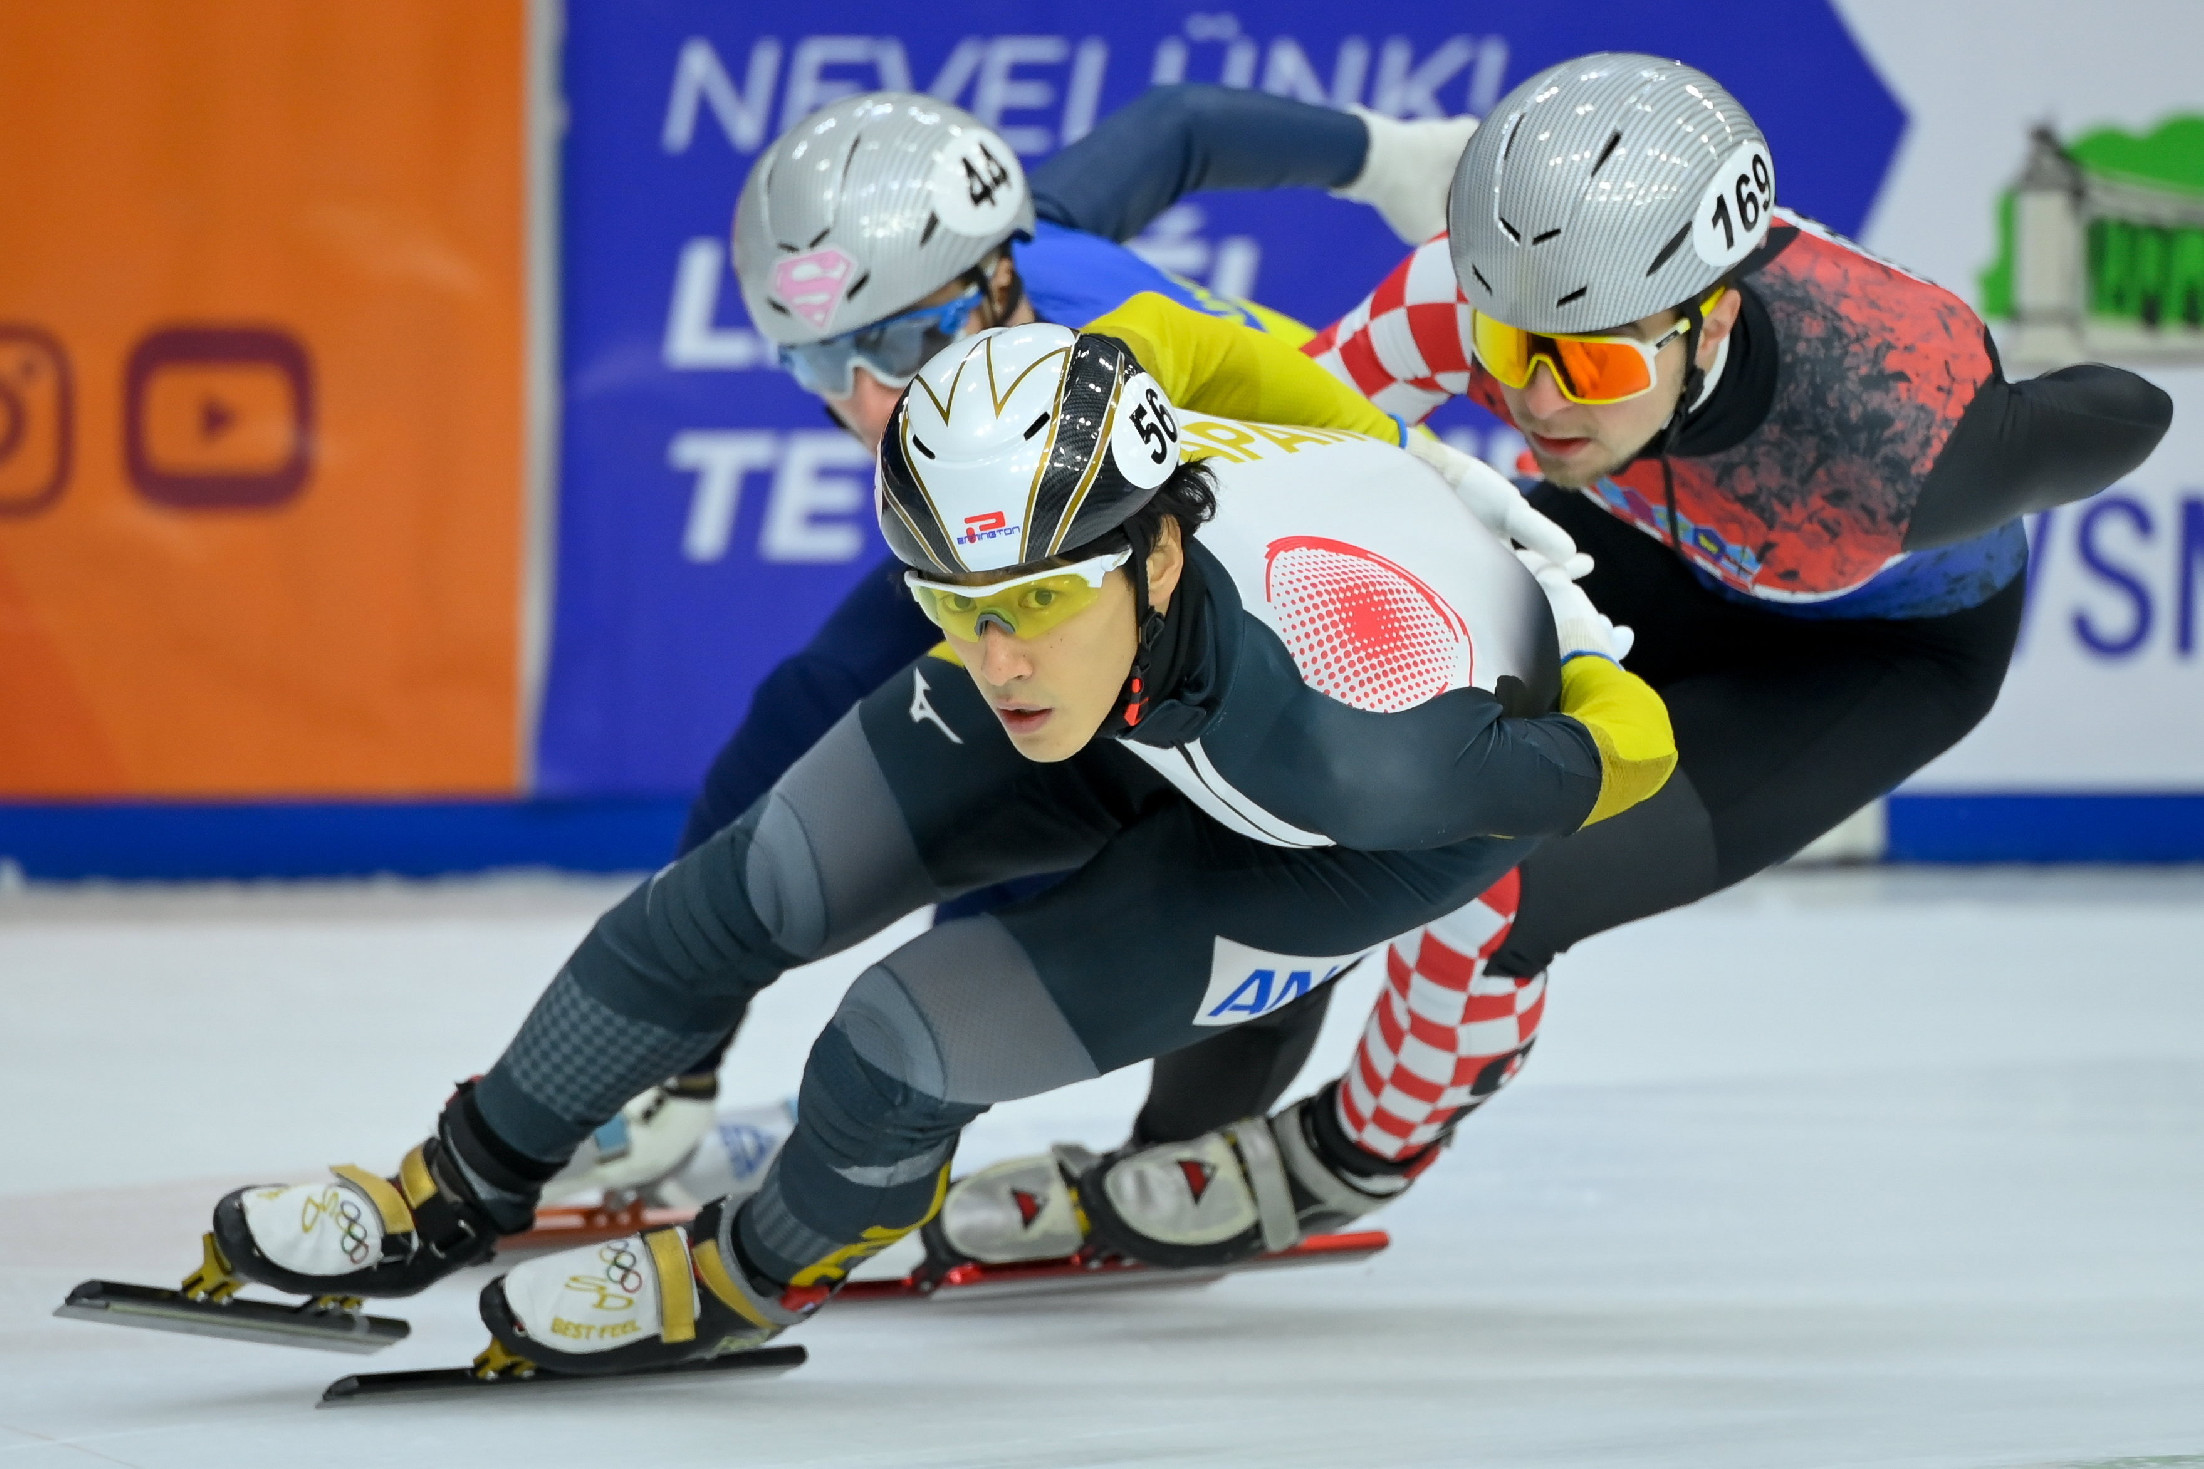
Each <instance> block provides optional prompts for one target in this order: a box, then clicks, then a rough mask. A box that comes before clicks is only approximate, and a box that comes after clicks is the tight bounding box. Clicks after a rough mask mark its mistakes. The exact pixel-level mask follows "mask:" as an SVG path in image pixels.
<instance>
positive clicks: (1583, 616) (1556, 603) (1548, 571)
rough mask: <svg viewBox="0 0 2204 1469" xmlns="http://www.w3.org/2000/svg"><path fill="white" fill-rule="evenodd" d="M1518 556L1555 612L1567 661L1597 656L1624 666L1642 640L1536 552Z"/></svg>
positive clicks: (1555, 629)
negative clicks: (1573, 657) (1580, 655)
mask: <svg viewBox="0 0 2204 1469" xmlns="http://www.w3.org/2000/svg"><path fill="white" fill-rule="evenodd" d="M1515 555H1516V559H1517V560H1519V561H1521V562H1522V563H1523V565H1524V566H1525V567H1527V568H1529V570H1530V574H1531V575H1532V576H1534V577H1536V578H1538V589H1539V590H1540V591H1542V592H1544V593H1545V594H1546V605H1547V606H1548V607H1551V608H1552V609H1553V614H1554V636H1555V638H1556V639H1557V640H1558V641H1559V642H1560V644H1561V656H1562V657H1563V658H1567V657H1568V656H1569V655H1570V654H1571V653H1597V654H1598V655H1599V656H1600V657H1602V658H1608V659H1612V660H1613V661H1615V662H1617V663H1620V662H1621V661H1622V660H1623V659H1625V658H1627V657H1629V656H1630V649H1631V647H1632V646H1633V645H1634V644H1635V643H1636V642H1637V640H1638V639H1637V634H1636V633H1634V632H1632V631H1631V630H1630V629H1629V628H1627V627H1617V626H1616V625H1615V624H1614V623H1613V622H1612V621H1610V620H1609V619H1608V616H1607V614H1606V613H1604V612H1602V611H1600V610H1599V609H1598V608H1597V607H1594V606H1593V605H1592V599H1591V598H1590V597H1588V596H1586V595H1585V594H1584V588H1582V587H1580V586H1578V585H1577V584H1576V583H1575V582H1574V581H1573V580H1571V579H1570V578H1569V576H1568V575H1567V573H1565V572H1563V571H1562V569H1561V568H1560V567H1558V566H1556V565H1554V564H1553V563H1552V562H1551V561H1548V560H1547V559H1546V558H1545V557H1543V556H1541V555H1539V554H1538V553H1537V552H1536V551H1518V552H1516V553H1515Z"/></svg>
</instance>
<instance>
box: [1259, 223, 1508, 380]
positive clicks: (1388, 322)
mask: <svg viewBox="0 0 2204 1469" xmlns="http://www.w3.org/2000/svg"><path fill="white" fill-rule="evenodd" d="M1301 350H1302V351H1304V352H1306V353H1308V354H1309V356H1311V357H1314V358H1315V359H1316V360H1317V361H1318V362H1320V363H1322V364H1323V365H1324V367H1325V369H1326V370H1328V371H1329V372H1330V373H1331V374H1332V375H1333V376H1334V377H1339V378H1344V379H1345V380H1346V381H1348V382H1350V383H1352V384H1354V386H1355V390H1356V391H1357V392H1359V393H1361V394H1362V396H1364V397H1365V398H1368V399H1369V400H1370V401H1371V402H1373V403H1375V404H1377V406H1378V407H1380V408H1382V409H1384V410H1385V411H1386V412H1387V413H1390V414H1392V415H1394V416H1395V417H1397V418H1401V419H1404V420H1406V421H1407V422H1409V423H1421V422H1423V421H1424V420H1425V419H1426V418H1429V417H1430V416H1431V411H1432V410H1433V409H1435V408H1437V407H1438V406H1439V405H1440V404H1441V403H1444V402H1445V401H1446V400H1447V399H1449V398H1458V397H1460V396H1462V394H1464V393H1466V392H1468V391H1469V378H1470V352H1469V302H1468V300H1467V299H1466V298H1465V297H1464V296H1463V295H1462V291H1461V287H1460V286H1459V285H1457V284H1455V280H1454V261H1453V259H1452V257H1451V256H1449V255H1448V254H1447V248H1446V236H1444V235H1441V236H1439V237H1438V238H1437V239H1435V240H1431V241H1428V242H1427V243H1425V244H1423V245H1419V246H1418V247H1417V248H1416V252H1415V253H1414V254H1412V255H1410V256H1409V257H1408V258H1407V259H1406V260H1403V261H1402V262H1401V263H1400V264H1399V265H1397V266H1395V267H1394V268H1393V273H1392V274H1391V275H1388V276H1387V277H1386V278H1385V279H1384V280H1382V281H1380V282H1378V288H1377V289H1376V290H1374V291H1372V292H1371V293H1370V294H1369V295H1367V296H1365V297H1363V298H1362V300H1361V301H1360V302H1359V303H1357V304H1356V306H1355V308H1354V309H1353V310H1352V311H1349V312H1348V313H1347V314H1346V315H1345V316H1342V317H1341V318H1339V320H1337V321H1335V322H1333V323H1332V324H1331V325H1330V326H1328V327H1326V328H1324V330H1323V331H1321V332H1318V333H1317V334H1316V336H1315V337H1314V338H1313V339H1312V340H1310V341H1309V343H1308V344H1307V345H1305V346H1304V347H1302V349H1301Z"/></svg>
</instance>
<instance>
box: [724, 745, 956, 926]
mask: <svg viewBox="0 0 2204 1469" xmlns="http://www.w3.org/2000/svg"><path fill="white" fill-rule="evenodd" d="M900 811H901V808H900V806H899V805H898V804H897V802H896V799H895V794H894V792H893V791H892V790H890V789H889V787H888V782H887V777H886V776H884V775H883V774H882V773H881V771H880V764H879V761H878V760H877V759H875V758H874V756H873V753H872V748H871V746H870V745H868V744H867V743H866V742H865V735H864V730H863V727H862V726H861V725H860V724H859V722H858V719H857V716H856V715H855V714H854V713H852V714H849V715H847V716H845V717H844V718H843V719H842V721H841V722H840V723H839V724H836V725H835V726H834V728H833V729H831V730H829V731H828V732H827V734H826V737H825V738H823V739H821V740H820V741H819V743H818V744H817V745H816V746H814V747H813V748H812V750H811V752H810V753H809V754H807V755H805V756H804V758H803V759H801V760H799V761H797V762H796V764H795V766H794V767H793V768H792V769H791V770H790V771H789V772H788V774H786V775H785V776H783V777H781V779H780V781H779V783H778V784H776V785H775V786H774V787H773V789H772V790H771V791H770V792H769V793H768V794H767V795H766V797H765V799H764V801H763V802H762V803H760V804H759V805H758V806H756V807H753V808H752V809H751V811H750V812H749V813H748V814H746V815H745V816H744V817H743V818H742V820H741V821H740V822H739V823H737V825H738V826H739V827H741V828H744V829H746V831H747V834H748V850H747V851H746V852H745V853H744V854H743V858H742V864H743V865H742V873H743V885H744V887H745V888H746V889H747V891H748V893H749V898H750V906H751V907H752V909H754V910H755V911H756V913H757V915H758V919H759V921H760V922H761V923H763V924H764V925H765V930H766V932H767V933H768V934H770V935H771V936H772V939H773V942H774V943H775V944H777V945H779V946H780V947H781V948H783V949H785V950H787V951H788V952H789V953H791V954H794V955H796V956H797V957H798V958H802V959H812V958H816V957H818V956H819V955H820V954H821V953H823V952H825V951H827V950H828V949H829V948H830V947H838V946H839V945H840V944H841V943H846V942H848V941H849V940H850V939H852V938H855V937H857V936H859V935H862V934H867V933H871V932H874V931H875V930H877V929H878V928H880V927H881V926H883V925H885V924H887V923H891V922H893V921H894V920H895V919H897V918H900V917H902V916H903V915H904V914H905V913H908V912H910V911H911V910H912V909H914V908H921V907H924V906H925V905H926V904H928V903H931V902H932V901H933V900H934V897H935V892H934V886H933V881H932V879H931V878H929V877H928V876H927V874H926V870H925V864H924V863H923V862H921V861H920V859H919V855H918V848H917V846H916V844H915V843H914V842H913V841H912V839H911V835H910V831H909V829H908V828H907V827H906V826H905V825H904V824H903V818H902V816H901V815H900Z"/></svg>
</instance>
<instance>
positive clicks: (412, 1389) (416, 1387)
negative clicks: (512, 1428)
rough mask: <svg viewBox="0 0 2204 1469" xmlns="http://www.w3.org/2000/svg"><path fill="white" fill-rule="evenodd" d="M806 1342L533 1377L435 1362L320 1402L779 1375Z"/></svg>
mask: <svg viewBox="0 0 2204 1469" xmlns="http://www.w3.org/2000/svg"><path fill="white" fill-rule="evenodd" d="M806 1355H807V1354H806V1353H805V1351H804V1349H803V1348H802V1347H759V1348H757V1349H756V1350H755V1351H748V1352H729V1353H728V1354H727V1355H726V1356H724V1357H713V1358H710V1359H709V1360H707V1361H702V1362H676V1363H674V1364H673V1365H672V1366H670V1367H641V1368H637V1369H636V1370H635V1371H632V1372H612V1373H605V1374H602V1375H596V1376H590V1377H571V1376H562V1375H560V1374H558V1373H555V1372H543V1371H538V1372H537V1373H536V1374H535V1376H533V1377H489V1378H484V1377H477V1376H475V1375H474V1369H473V1368H471V1367H432V1368H429V1369H427V1370H425V1371H420V1372H358V1373H354V1374H353V1375H352V1376H350V1377H340V1378H338V1379H337V1380H336V1381H335V1382H332V1383H330V1384H329V1387H328V1389H327V1390H326V1391H324V1392H323V1393H322V1395H321V1401H320V1402H318V1403H316V1404H315V1405H314V1406H315V1407H317V1408H342V1407H350V1406H353V1405H356V1404H361V1403H402V1402H419V1401H421V1400H422V1399H424V1398H453V1397H460V1396H463V1395H465V1394H468V1393H490V1394H493V1395H495V1396H498V1397H505V1396H508V1395H513V1394H542V1393H572V1392H579V1391H582V1390H583V1389H585V1388H615V1387H627V1388H633V1387H638V1386H643V1385H647V1384H653V1383H662V1382H667V1381H672V1380H687V1379H691V1378H700V1377H736V1376H739V1377H778V1376H779V1375H780V1374H781V1373H783V1372H790V1371H794V1370H795V1369H796V1368H798V1367H801V1366H803V1364H804V1358H805V1356H806Z"/></svg>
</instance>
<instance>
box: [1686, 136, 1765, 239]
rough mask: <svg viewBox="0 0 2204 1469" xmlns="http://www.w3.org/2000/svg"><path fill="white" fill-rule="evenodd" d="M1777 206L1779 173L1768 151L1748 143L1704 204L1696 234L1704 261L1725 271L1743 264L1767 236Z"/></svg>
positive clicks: (1709, 190) (1709, 189) (1716, 181)
mask: <svg viewBox="0 0 2204 1469" xmlns="http://www.w3.org/2000/svg"><path fill="white" fill-rule="evenodd" d="M1773 203H1775V171H1774V169H1773V168H1771V167H1770V166H1769V163H1768V155H1767V153H1766V151H1765V150H1763V149H1762V148H1760V147H1759V146H1758V145H1756V144H1752V143H1748V144H1746V145H1745V146H1744V147H1743V148H1740V149H1739V150H1738V151H1737V152H1736V153H1735V154H1732V155H1731V157H1730V159H1729V161H1728V163H1727V164H1726V165H1725V166H1724V167H1723V169H1722V171H1721V172H1720V173H1719V174H1717V175H1716V176H1715V179H1714V182H1713V183H1711V184H1709V185H1708V186H1707V192H1706V194H1705V196H1704V197H1703V198H1702V199H1701V201H1700V210H1701V213H1700V215H1699V217H1698V220H1697V222H1696V227H1695V228H1694V229H1693V230H1692V235H1693V243H1694V244H1695V245H1696V246H1697V247H1698V253H1699V256H1700V258H1701V259H1703V260H1705V261H1706V262H1707V263H1708V264H1710V265H1715V266H1722V267H1727V266H1730V265H1733V264H1735V263H1736V262H1737V261H1739V260H1742V259H1743V258H1744V257H1745V256H1746V254H1747V253H1749V252H1750V251H1751V250H1752V249H1753V247H1754V246H1756V245H1758V244H1759V243H1760V241H1761V239H1762V237H1763V236H1765V235H1766V233H1767V223H1768V207H1769V206H1770V205H1772V204H1773Z"/></svg>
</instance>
